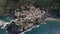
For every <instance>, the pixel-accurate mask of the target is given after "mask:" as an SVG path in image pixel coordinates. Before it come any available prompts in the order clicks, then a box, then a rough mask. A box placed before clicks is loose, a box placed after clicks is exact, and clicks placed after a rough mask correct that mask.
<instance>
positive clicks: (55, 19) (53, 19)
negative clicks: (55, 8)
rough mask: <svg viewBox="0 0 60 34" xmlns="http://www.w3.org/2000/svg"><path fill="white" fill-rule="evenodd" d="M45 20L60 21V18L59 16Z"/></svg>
mask: <svg viewBox="0 0 60 34" xmlns="http://www.w3.org/2000/svg"><path fill="white" fill-rule="evenodd" d="M45 21H60V19H57V18H46V19H45Z"/></svg>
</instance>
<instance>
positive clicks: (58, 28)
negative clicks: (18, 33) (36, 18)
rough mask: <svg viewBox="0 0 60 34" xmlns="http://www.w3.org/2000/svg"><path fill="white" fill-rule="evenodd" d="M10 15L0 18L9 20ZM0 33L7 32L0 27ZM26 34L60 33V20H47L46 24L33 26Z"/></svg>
mask: <svg viewBox="0 0 60 34" xmlns="http://www.w3.org/2000/svg"><path fill="white" fill-rule="evenodd" d="M7 18H10V17H0V20H3V21H9V19H7ZM0 34H7V33H6V31H5V30H2V29H0ZM25 34H60V22H57V21H47V23H46V24H42V25H40V27H38V28H33V29H32V30H31V31H28V32H26V33H25Z"/></svg>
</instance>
